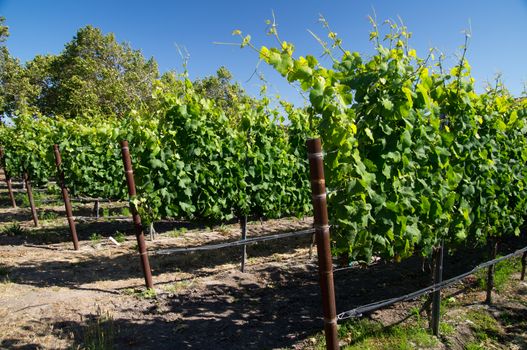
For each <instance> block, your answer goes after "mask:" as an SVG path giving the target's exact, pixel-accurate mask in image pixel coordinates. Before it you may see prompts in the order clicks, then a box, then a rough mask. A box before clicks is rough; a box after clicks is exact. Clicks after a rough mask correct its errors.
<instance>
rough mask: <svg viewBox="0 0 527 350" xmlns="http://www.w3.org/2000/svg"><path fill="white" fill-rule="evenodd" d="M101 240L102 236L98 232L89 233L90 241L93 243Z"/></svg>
mask: <svg viewBox="0 0 527 350" xmlns="http://www.w3.org/2000/svg"><path fill="white" fill-rule="evenodd" d="M101 240H102V236H101V234H100V233H92V234H91V235H90V241H92V242H93V243H99V242H100V241H101Z"/></svg>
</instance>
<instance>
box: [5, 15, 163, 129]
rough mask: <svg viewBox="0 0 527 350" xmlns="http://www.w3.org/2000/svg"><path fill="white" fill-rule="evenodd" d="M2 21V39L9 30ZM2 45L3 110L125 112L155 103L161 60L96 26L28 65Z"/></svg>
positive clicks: (83, 114) (85, 114)
mask: <svg viewBox="0 0 527 350" xmlns="http://www.w3.org/2000/svg"><path fill="white" fill-rule="evenodd" d="M2 23H3V21H2V22H0V42H3V41H4V40H5V34H6V33H7V27H5V26H4V25H2ZM0 49H1V50H2V51H1V52H0V87H1V88H2V89H1V90H0V102H2V103H1V105H0V107H1V110H0V111H1V112H3V113H6V114H7V115H9V116H17V115H20V114H24V113H31V114H32V113H40V114H45V115H49V116H56V115H61V116H64V117H67V118H76V119H89V118H91V117H93V116H96V115H105V116H114V117H123V116H124V115H125V114H126V113H128V111H129V110H131V109H139V108H141V107H142V106H145V105H146V106H149V105H150V104H151V103H152V102H153V101H152V88H153V84H154V81H155V80H156V79H157V78H158V75H159V73H158V69H157V63H156V62H155V60H154V59H153V58H150V59H145V57H144V56H143V54H142V53H141V51H139V50H133V49H132V48H131V47H130V46H129V45H128V44H126V43H118V42H117V41H116V39H115V37H114V35H113V34H107V35H104V34H103V33H102V32H101V30H100V29H97V28H94V27H92V26H86V27H84V28H81V29H79V30H78V31H77V33H76V35H75V36H74V38H73V39H72V40H71V41H70V42H68V43H67V44H66V45H65V47H64V50H63V51H62V52H61V53H60V54H59V55H46V56H42V55H37V56H36V57H35V58H34V59H33V60H30V61H28V62H27V63H26V64H21V63H20V61H19V60H18V59H15V58H13V57H11V56H10V55H9V52H8V51H7V48H5V47H1V48H0Z"/></svg>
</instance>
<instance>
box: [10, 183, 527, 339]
mask: <svg viewBox="0 0 527 350" xmlns="http://www.w3.org/2000/svg"><path fill="white" fill-rule="evenodd" d="M6 198H7V195H6V193H5V192H0V200H3V202H0V232H3V234H0V257H1V258H0V259H1V260H0V281H2V283H0V348H2V349H4V348H5V349H72V348H73V349H76V348H84V347H86V346H87V345H88V343H89V342H90V341H91V340H92V339H91V337H92V336H91V335H90V334H92V333H93V329H94V327H95V328H96V329H98V328H97V327H99V328H100V329H101V332H103V333H104V334H105V336H107V337H108V338H110V342H111V343H113V345H114V348H116V349H186V348H189V349H277V348H295V349H301V348H309V347H310V346H309V339H311V338H312V337H313V336H315V335H317V334H319V333H320V331H321V328H322V321H321V301H320V295H319V294H320V292H319V287H318V272H317V264H316V249H315V250H313V251H312V249H311V243H312V237H311V236H302V237H293V238H289V239H283V240H280V241H270V242H265V243H260V244H255V245H251V246H248V247H247V255H248V260H247V264H246V270H245V272H240V259H241V249H242V248H241V247H235V248H226V249H221V250H216V251H205V252H195V253H180V254H174V255H159V254H156V253H155V252H156V251H158V250H160V249H165V248H172V247H185V246H198V245H203V244H211V243H219V242H228V241H233V240H238V239H240V228H239V225H238V224H237V223H230V224H225V225H216V226H213V225H212V226H209V225H211V224H210V223H207V224H205V223H201V224H200V223H198V224H196V223H186V222H177V221H163V222H160V223H158V224H156V230H157V232H158V235H157V237H156V238H155V240H153V241H150V240H148V239H147V247H148V251H149V258H150V263H151V267H152V272H153V279H154V284H155V288H154V289H155V295H153V294H152V293H149V292H148V291H145V288H144V279H143V275H142V272H141V269H140V265H139V256H138V254H137V243H136V240H135V236H134V235H133V233H132V223H131V220H130V219H120V220H107V219H105V218H101V219H99V220H95V219H94V218H93V219H85V220H83V221H82V222H81V223H78V224H77V230H78V234H79V239H80V246H81V249H80V250H79V251H74V250H73V246H72V243H71V242H70V241H69V231H68V226H67V223H66V220H65V219H64V208H63V207H62V206H60V205H52V204H46V205H44V204H41V205H40V206H39V208H38V210H39V215H41V216H43V217H46V215H48V217H49V219H46V220H41V225H40V227H38V228H35V227H33V222H32V220H31V212H30V210H29V208H25V207H22V208H16V209H13V208H9V207H8V202H7V200H6ZM59 204H60V203H59ZM101 206H103V207H107V208H110V210H108V211H109V212H110V213H117V214H119V213H121V212H122V210H121V208H122V207H124V206H126V204H125V203H103V204H101ZM91 208H92V207H91V205H90V204H76V205H75V209H74V210H75V215H84V216H86V215H91V214H92V210H91ZM49 212H53V213H56V214H54V215H49V214H44V213H49ZM56 215H58V216H59V217H57V218H54V217H52V216H56ZM14 222H17V223H18V224H19V225H20V227H21V229H22V232H16V233H17V234H15V235H9V234H7V232H8V231H7V229H8V228H10V232H14V230H13V227H12V225H13V223H14ZM311 225H312V220H311V219H310V218H305V219H296V218H286V219H280V220H264V221H262V222H260V221H252V222H250V223H249V225H248V234H247V236H248V237H254V236H258V235H265V234H271V233H277V232H288V231H293V230H300V229H304V228H308V227H311ZM119 233H124V234H125V241H124V242H122V243H121V244H120V245H119V246H117V245H115V244H114V243H112V242H111V241H110V240H109V237H110V236H113V237H115V236H117V235H118V234H119ZM94 234H97V235H94ZM90 237H91V238H90ZM514 248H515V246H514V245H513V244H511V245H510V246H507V245H505V246H504V247H503V251H502V253H505V251H507V250H513V249H514ZM311 253H312V254H311ZM484 254H485V252H484V250H481V249H480V250H472V251H466V252H464V254H458V255H455V256H451V257H450V256H449V257H447V258H446V260H445V272H444V274H445V278H448V277H450V276H455V275H456V274H458V273H459V272H463V271H465V270H466V267H467V266H474V265H476V264H477V263H478V262H481V261H483V260H484V258H483V256H484ZM429 282H430V274H429V273H428V272H425V273H423V272H422V271H421V261H420V259H417V258H411V259H407V260H404V261H403V262H402V263H399V264H394V263H389V262H378V263H376V264H374V265H372V266H368V267H363V266H360V265H356V266H353V267H351V268H344V269H340V270H337V271H335V289H336V297H337V309H338V310H339V311H344V310H348V309H351V308H353V307H356V306H359V305H362V304H365V303H370V302H373V301H377V300H381V299H386V298H390V297H395V296H399V295H401V294H406V293H409V292H412V291H414V290H415V289H417V288H419V287H423V286H426V285H427V284H429ZM473 284H474V281H473V280H472V281H471V280H470V278H469V279H468V280H466V281H465V284H464V285H462V286H461V287H459V286H458V287H456V289H452V290H450V293H457V291H460V290H461V291H463V288H464V287H465V288H466V289H467V290H465V292H468V291H470V290H469V289H470V288H471V287H470V288H469V286H471V285H473ZM526 291H527V289H526V288H525V286H524V285H522V287H521V288H520V289H518V290H514V293H515V294H518V295H523V297H525V294H527V293H526ZM471 293H472V294H470V293H468V294H467V295H469V294H470V295H472V298H476V299H475V300H474V303H478V302H480V300H479V299H477V298H481V295H479V294H477V295H476V296H474V294H473V292H471ZM521 293H524V294H521ZM461 294H462V293H461ZM499 302H500V300H499V298H497V303H499ZM414 304H415V302H414ZM414 304H412V303H400V304H397V305H395V306H393V307H391V308H388V309H385V310H382V311H376V312H374V313H372V314H371V315H369V317H372V318H377V319H380V320H382V322H383V323H385V324H395V323H397V322H401V321H402V320H404V319H405V317H407V316H408V315H409V314H410V312H409V310H410V308H411V307H412V305H414ZM500 305H501V306H500V307H510V308H512V307H519V308H520V309H519V310H520V311H521V312H522V313H523V314H525V313H526V309H525V305H524V304H521V303H516V304H514V303H513V304H511V305H508V304H506V303H505V301H504V303H502V304H500ZM524 331H525V330H524V329H519V330H516V331H515V332H514V336H515V337H517V339H516V338H515V339H516V342H515V343H514V344H516V343H518V344H523V345H522V346H524V345H525V344H526V343H525V339H526V338H525V337H524ZM99 333H100V332H99ZM460 334H461V335H462V328H460ZM511 334H512V333H511ZM511 339H512V338H511ZM518 339H520V340H518ZM451 343H452V344H454V345H452V346H454V347H452V348H453V349H457V348H456V347H455V339H454V340H452V342H451ZM511 344H512V340H511ZM458 348H459V347H458ZM520 348H522V347H520ZM523 348H527V346H525V347H523Z"/></svg>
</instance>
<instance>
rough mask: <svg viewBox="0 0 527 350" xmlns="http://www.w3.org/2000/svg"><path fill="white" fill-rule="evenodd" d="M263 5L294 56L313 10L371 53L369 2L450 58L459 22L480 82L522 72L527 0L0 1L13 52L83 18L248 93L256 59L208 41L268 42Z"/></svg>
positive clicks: (459, 38)
mask: <svg viewBox="0 0 527 350" xmlns="http://www.w3.org/2000/svg"><path fill="white" fill-rule="evenodd" d="M271 11H274V13H275V15H276V19H277V23H278V26H279V31H280V35H281V37H282V39H283V40H287V41H289V42H292V43H294V44H295V46H296V49H297V54H299V55H304V54H308V53H310V54H314V55H315V56H318V55H319V54H320V53H321V48H320V46H319V45H318V44H317V43H316V41H315V40H314V39H313V38H312V37H311V36H310V34H309V33H308V32H307V30H308V29H310V30H313V31H314V32H317V33H320V35H324V31H323V30H322V28H321V27H320V25H319V23H318V21H317V20H318V17H319V14H322V15H324V17H326V19H327V20H328V21H329V23H330V25H331V27H332V29H333V31H335V32H337V33H338V34H339V35H340V36H341V37H342V38H343V39H344V46H345V47H346V48H347V49H349V50H351V51H359V52H361V53H364V54H366V55H367V54H368V53H371V52H372V47H371V44H370V43H369V42H368V33H369V31H370V25H369V23H368V20H367V16H368V15H371V14H373V11H375V13H376V16H377V19H378V21H379V22H382V21H383V20H385V19H396V18H397V16H400V17H401V18H402V19H403V20H404V22H405V24H406V25H407V26H408V27H409V30H410V31H411V32H413V38H412V41H411V44H412V45H413V47H414V48H416V49H417V51H418V54H420V55H422V56H424V55H426V50H427V48H429V47H437V48H438V49H440V50H441V51H443V52H444V53H445V54H446V55H447V57H449V58H450V60H451V62H454V59H455V57H456V54H458V53H459V51H460V49H459V48H460V46H461V45H462V44H463V34H462V31H463V30H465V29H468V28H469V26H470V27H471V30H472V39H471V42H470V48H469V52H468V59H469V62H470V64H471V65H472V68H473V75H474V76H475V78H476V84H477V87H478V89H479V90H480V91H481V90H482V88H483V86H484V82H485V81H488V80H493V77H494V76H495V74H496V73H501V74H502V75H503V78H504V81H505V84H506V86H507V87H508V88H509V89H510V90H511V92H512V93H513V94H515V95H519V94H520V93H521V92H522V91H523V87H524V83H525V82H526V81H527V61H526V59H525V58H526V57H527V45H526V44H527V0H501V1H490V0H488V1H484V0H479V1H473V0H466V1H463V0H457V1H453V0H443V1H433V2H432V1H423V0H422V1H394V0H391V1H388V0H386V1H380V0H378V1H373V0H370V1H367V0H347V1H344V0H342V1H331V0H319V1H314V0H303V1H293V0H288V1H286V0H268V1H251V0H245V1H218V0H216V1H202V0H194V1H155V0H151V1H136V0H128V1H121V0H119V1H111V0H106V1H101V0H90V1H87V0H76V1H72V0H69V1H64V0H55V1H29V0H0V15H2V16H5V17H6V18H7V24H8V25H9V26H10V32H11V37H10V38H9V39H8V42H7V46H8V47H9V49H10V51H11V53H12V54H13V55H14V56H16V57H18V58H20V59H21V60H22V61H26V60H29V59H31V58H32V57H34V56H35V55H36V54H46V53H52V54H57V53H59V52H60V51H61V50H62V49H63V47H64V44H65V43H66V42H68V41H70V40H71V38H72V37H73V35H74V34H75V32H76V30H77V29H78V28H80V27H82V26H85V25H88V24H91V25H93V26H96V27H99V28H101V29H102V31H103V32H105V33H108V32H113V33H115V35H116V38H117V40H118V41H121V42H122V41H126V42H129V43H130V45H131V46H132V47H133V48H136V49H141V50H142V52H143V54H144V55H145V56H147V57H150V56H154V57H155V59H156V60H157V61H158V63H159V68H160V70H161V71H162V72H163V71H166V70H170V69H176V70H181V63H182V62H181V58H180V57H179V54H178V53H177V49H176V46H175V45H176V43H177V44H179V45H181V46H184V47H186V49H187V50H188V52H189V53H190V61H189V73H190V75H191V77H193V78H196V77H202V76H206V75H210V74H214V72H215V71H216V69H217V68H218V67H219V66H221V65H223V66H226V67H227V68H228V69H229V70H231V71H232V72H233V75H234V78H235V79H236V80H237V81H239V82H240V83H241V84H242V85H243V86H244V87H245V88H246V89H247V90H248V91H249V92H250V93H251V94H257V93H258V91H259V85H260V82H259V80H258V79H256V78H253V79H251V80H250V81H247V80H248V79H249V78H250V77H251V75H252V73H253V71H254V69H255V66H256V64H257V62H258V57H257V54H256V53H255V52H253V51H251V50H248V49H245V50H241V49H239V48H238V47H235V46H226V45H217V44H214V42H233V41H235V40H236V39H235V38H233V37H232V36H231V32H232V30H233V29H240V30H242V31H243V32H244V33H249V34H251V36H252V38H253V43H254V44H256V45H271V44H273V43H274V42H273V41H272V39H271V38H270V37H268V36H266V34H265V30H266V25H265V20H266V19H269V18H270V17H271ZM260 68H261V69H260V70H261V72H262V73H263V74H264V76H265V77H266V79H267V80H268V82H269V83H270V88H269V91H270V92H271V93H280V94H281V95H282V96H283V97H285V98H286V99H289V100H291V101H293V102H295V103H297V104H301V103H302V99H301V97H300V96H299V95H298V93H297V92H296V90H295V89H293V88H292V87H290V86H289V85H288V84H287V83H286V82H285V81H284V79H283V78H281V77H280V76H279V75H278V74H277V73H275V72H273V71H272V70H271V69H269V68H268V67H265V66H264V65H263V64H261V65H260Z"/></svg>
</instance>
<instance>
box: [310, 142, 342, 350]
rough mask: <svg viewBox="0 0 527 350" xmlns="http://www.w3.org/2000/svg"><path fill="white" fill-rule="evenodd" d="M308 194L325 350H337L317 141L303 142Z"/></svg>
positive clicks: (320, 162) (333, 294) (330, 270)
mask: <svg viewBox="0 0 527 350" xmlns="http://www.w3.org/2000/svg"><path fill="white" fill-rule="evenodd" d="M307 150H308V158H309V170H310V175H311V193H312V198H313V214H314V223H315V234H316V239H317V254H318V273H319V283H320V290H321V292H322V311H323V315H324V333H325V336H326V349H328V350H329V349H331V350H337V349H338V348H339V340H338V334H337V312H336V306H335V286H334V284H333V262H332V258H331V247H330V235H329V221H328V210H327V204H326V182H325V178H324V162H323V155H322V146H321V142H320V139H309V140H307Z"/></svg>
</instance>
